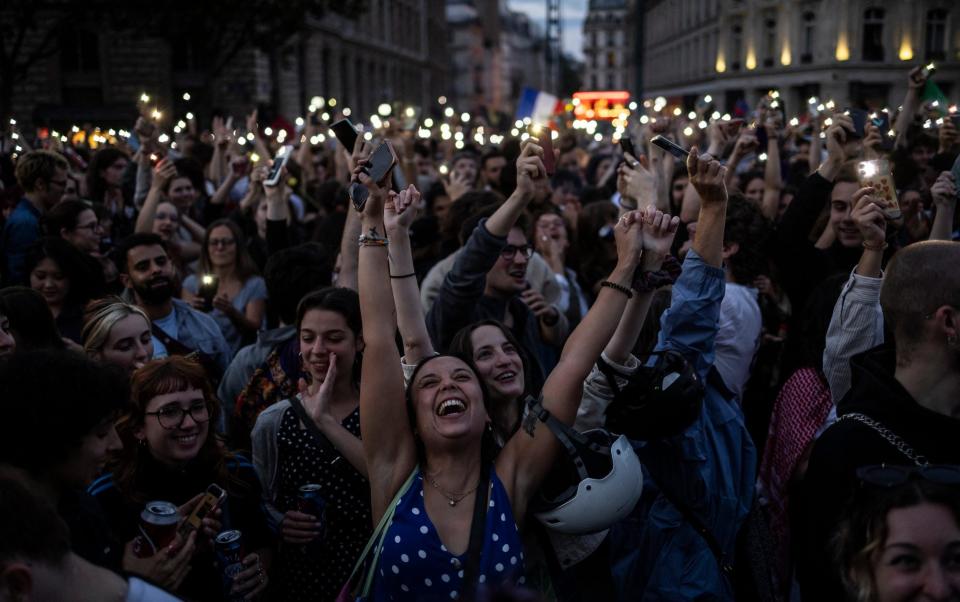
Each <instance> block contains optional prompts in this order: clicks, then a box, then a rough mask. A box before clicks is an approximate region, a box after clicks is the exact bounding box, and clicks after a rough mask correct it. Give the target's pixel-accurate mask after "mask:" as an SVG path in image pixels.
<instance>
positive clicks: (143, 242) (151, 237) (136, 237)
mask: <svg viewBox="0 0 960 602" xmlns="http://www.w3.org/2000/svg"><path fill="white" fill-rule="evenodd" d="M154 245H158V246H161V247H163V250H164V251H165V252H166V253H167V255H169V254H170V250H169V249H168V248H167V243H165V242H164V241H163V239H162V238H160V235H159V234H154V233H153V232H137V233H134V234H131V235H130V236H128V237H126V238H124V239H123V240H121V241H120V242H119V243H117V248H116V253H115V258H114V261H115V262H116V263H117V269H119V270H120V273H121V274H126V273H127V256H128V255H129V254H130V251H131V250H133V249H135V248H137V247H152V246H154Z"/></svg>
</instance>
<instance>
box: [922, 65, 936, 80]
mask: <svg viewBox="0 0 960 602" xmlns="http://www.w3.org/2000/svg"><path fill="white" fill-rule="evenodd" d="M936 72H937V66H936V65H934V64H933V63H927V64H926V65H924V66H923V69H921V70H920V74H921V75H923V77H924V79H930V78H931V77H933V74H934V73H936Z"/></svg>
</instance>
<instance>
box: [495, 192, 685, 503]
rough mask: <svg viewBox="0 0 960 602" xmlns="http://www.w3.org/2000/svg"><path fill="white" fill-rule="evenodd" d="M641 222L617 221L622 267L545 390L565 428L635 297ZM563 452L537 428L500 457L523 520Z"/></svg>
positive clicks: (547, 405)
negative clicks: (531, 499) (628, 302)
mask: <svg viewBox="0 0 960 602" xmlns="http://www.w3.org/2000/svg"><path fill="white" fill-rule="evenodd" d="M641 219H642V215H641V214H640V212H639V211H634V212H630V213H625V214H624V215H623V216H622V217H621V218H620V220H619V221H618V222H617V225H616V227H615V228H614V234H615V237H616V244H617V265H616V267H615V268H614V270H613V272H612V273H611V274H610V276H609V278H608V279H607V280H606V281H605V282H606V283H607V284H606V285H605V286H602V287H601V288H600V293H599V295H598V296H597V300H596V302H595V303H594V304H593V307H591V308H590V311H589V312H587V315H586V317H584V319H583V321H581V322H580V324H579V325H578V326H577V328H576V329H575V330H574V331H573V333H572V334H571V335H570V338H569V339H567V344H566V345H565V346H564V348H563V353H562V354H561V356H560V362H559V363H558V364H557V367H556V368H554V370H553V372H551V373H550V376H548V377H547V382H546V383H545V384H544V386H543V407H544V409H546V410H547V411H549V412H550V413H551V414H553V416H554V417H555V418H556V419H557V420H560V421H561V422H563V423H565V424H573V421H574V419H575V418H576V416H577V408H578V407H579V406H580V400H581V396H582V388H583V381H584V380H586V378H587V376H588V375H589V374H590V369H591V368H592V367H593V364H594V362H596V361H597V357H599V356H600V352H601V351H602V350H603V347H604V346H605V345H606V344H607V342H608V341H609V340H610V337H611V336H612V335H613V332H614V330H615V329H616V327H617V323H618V322H619V318H620V316H621V315H622V314H623V311H624V309H625V308H626V305H627V301H628V300H629V298H630V297H632V296H633V292H632V291H631V289H630V285H631V284H632V282H633V274H634V271H635V270H636V268H637V266H638V265H639V263H640V253H641V250H642V243H643V237H642V233H641V224H640V220H641ZM662 219H663V216H662V214H661V221H662ZM678 223H679V222H678ZM559 449H560V444H559V443H558V442H557V439H556V437H555V436H554V434H553V433H552V432H551V431H550V430H549V429H548V428H546V427H545V426H544V425H538V426H537V427H536V428H535V429H534V431H533V435H532V436H531V435H529V434H528V433H527V432H526V431H525V430H520V431H518V432H517V433H515V434H514V435H513V437H511V438H510V440H509V441H508V442H507V444H506V446H505V447H504V449H503V451H502V452H501V454H500V456H499V457H498V459H497V474H498V475H500V476H501V478H502V479H503V481H504V483H505V484H506V486H507V488H508V492H509V493H510V494H511V498H510V499H511V500H512V502H513V508H514V516H516V517H517V518H518V520H519V519H520V517H522V516H523V515H524V513H525V512H526V508H527V502H528V501H529V500H530V497H531V496H532V495H533V494H534V493H535V491H536V490H537V488H538V487H539V486H540V483H541V481H542V480H543V478H544V477H545V476H546V474H547V472H548V471H549V470H550V467H551V466H552V465H553V461H554V458H555V456H556V453H557V452H558V451H559Z"/></svg>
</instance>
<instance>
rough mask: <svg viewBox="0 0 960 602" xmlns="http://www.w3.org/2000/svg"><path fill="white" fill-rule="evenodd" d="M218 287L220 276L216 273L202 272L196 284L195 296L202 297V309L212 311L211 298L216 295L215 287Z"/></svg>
mask: <svg viewBox="0 0 960 602" xmlns="http://www.w3.org/2000/svg"><path fill="white" fill-rule="evenodd" d="M219 288H220V278H219V277H218V276H217V275H216V274H204V275H203V276H200V284H199V285H198V286H197V296H198V297H200V298H201V299H203V310H204V311H213V298H214V297H216V296H217V289H219Z"/></svg>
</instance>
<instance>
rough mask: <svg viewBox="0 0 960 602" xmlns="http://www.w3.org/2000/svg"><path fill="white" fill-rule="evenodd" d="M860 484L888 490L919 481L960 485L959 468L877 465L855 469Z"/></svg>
mask: <svg viewBox="0 0 960 602" xmlns="http://www.w3.org/2000/svg"><path fill="white" fill-rule="evenodd" d="M857 478H858V479H860V481H861V482H863V483H866V484H868V485H874V486H876V487H882V488H885V489H889V488H891V487H898V486H900V485H903V484H905V483H908V482H909V481H911V480H914V479H921V480H924V481H928V482H930V483H936V484H938V485H960V466H955V465H952V464H927V465H926V466H888V465H886V464H879V465H874V466H864V467H862V468H858V469H857Z"/></svg>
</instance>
